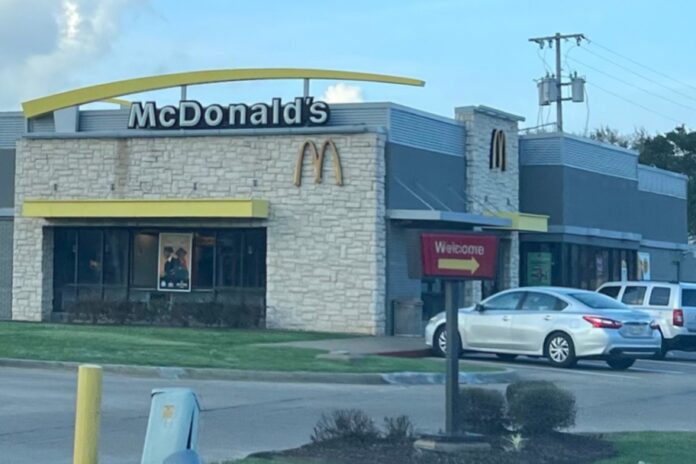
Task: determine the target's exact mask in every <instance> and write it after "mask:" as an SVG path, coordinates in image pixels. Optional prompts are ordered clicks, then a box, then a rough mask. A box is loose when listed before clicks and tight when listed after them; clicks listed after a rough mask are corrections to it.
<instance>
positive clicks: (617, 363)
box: [607, 358, 636, 371]
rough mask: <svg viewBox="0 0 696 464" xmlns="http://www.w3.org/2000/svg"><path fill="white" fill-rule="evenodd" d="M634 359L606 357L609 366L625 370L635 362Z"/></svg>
mask: <svg viewBox="0 0 696 464" xmlns="http://www.w3.org/2000/svg"><path fill="white" fill-rule="evenodd" d="M635 362H636V360H635V359H634V358H611V359H607V364H609V367H611V368H612V369H616V370H617V371H625V370H626V369H628V368H629V367H631V366H632V365H633V363H635Z"/></svg>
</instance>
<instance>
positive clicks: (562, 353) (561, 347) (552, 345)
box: [545, 332, 578, 367]
mask: <svg viewBox="0 0 696 464" xmlns="http://www.w3.org/2000/svg"><path fill="white" fill-rule="evenodd" d="M545 352H546V357H547V358H548V360H549V362H550V363H551V364H552V365H553V366H556V367H573V366H574V365H575V364H577V362H578V360H577V358H576V357H575V346H574V345H573V340H571V338H570V336H568V335H567V334H564V333H562V332H556V333H553V334H551V335H550V336H549V338H548V339H547V340H546V346H545Z"/></svg>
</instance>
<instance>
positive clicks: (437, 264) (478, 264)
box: [421, 233, 498, 436]
mask: <svg viewBox="0 0 696 464" xmlns="http://www.w3.org/2000/svg"><path fill="white" fill-rule="evenodd" d="M497 254H498V238H497V237H496V236H494V235H483V234H439V233H432V234H430V233H427V234H422V235H421V257H422V265H423V275H424V276H428V277H441V278H449V279H456V280H462V279H469V280H482V279H493V278H495V273H496V264H497V259H498V258H497ZM451 289H452V282H446V283H445V295H446V304H445V311H446V312H445V327H446V334H447V374H446V381H445V433H446V434H447V435H448V436H454V435H457V433H458V432H459V353H460V352H461V346H460V339H459V308H458V307H457V304H456V302H455V301H453V299H452V298H451V293H452V292H451Z"/></svg>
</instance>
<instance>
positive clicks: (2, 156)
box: [0, 148, 15, 208]
mask: <svg viewBox="0 0 696 464" xmlns="http://www.w3.org/2000/svg"><path fill="white" fill-rule="evenodd" d="M14 176H15V150H14V148H12V149H0V208H12V207H13V206H14Z"/></svg>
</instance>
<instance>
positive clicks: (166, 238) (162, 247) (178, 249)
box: [157, 233, 193, 292]
mask: <svg viewBox="0 0 696 464" xmlns="http://www.w3.org/2000/svg"><path fill="white" fill-rule="evenodd" d="M192 239H193V234H175V233H161V234H159V266H158V276H157V277H158V278H157V289H158V290H159V291H161V292H190V291H191V267H190V266H189V261H190V257H191V242H192Z"/></svg>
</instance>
